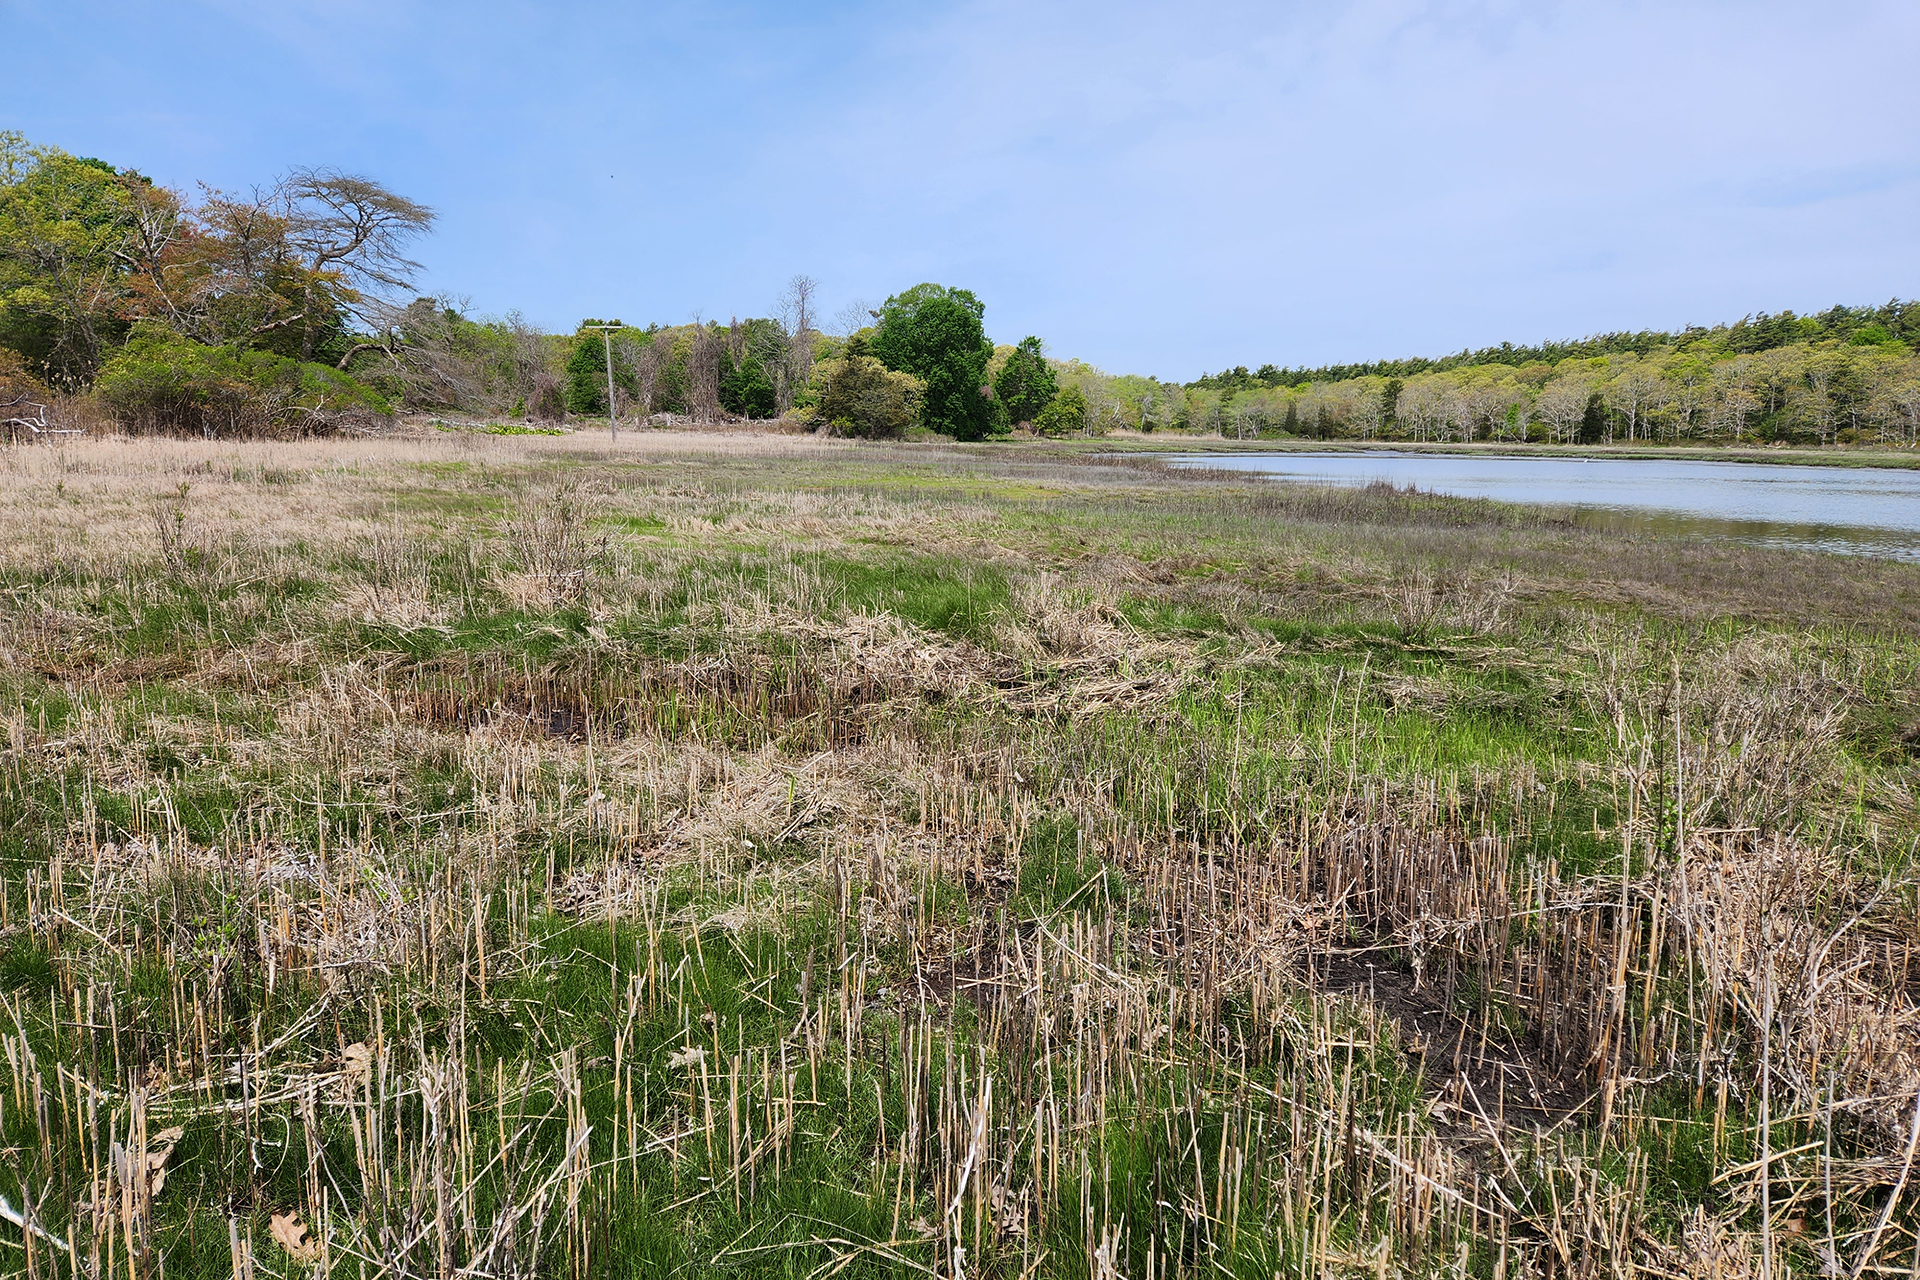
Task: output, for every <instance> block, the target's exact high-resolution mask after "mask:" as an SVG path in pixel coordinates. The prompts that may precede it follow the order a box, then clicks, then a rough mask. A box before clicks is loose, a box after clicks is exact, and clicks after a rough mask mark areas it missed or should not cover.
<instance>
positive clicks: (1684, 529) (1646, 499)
mask: <svg viewBox="0 0 1920 1280" xmlns="http://www.w3.org/2000/svg"><path fill="white" fill-rule="evenodd" d="M1168 461H1169V462H1170V463H1171V464H1172V465H1174V466H1182V467H1211V468H1216V469H1219V470H1227V471H1247V472H1253V473H1257V474H1260V475H1269V476H1273V477H1275V478H1276V479H1285V480H1296V481H1303V482H1308V483H1317V484H1351V485H1364V484H1371V483H1373V482H1375V481H1386V482H1388V483H1390V484H1394V485H1401V486H1406V485H1417V486H1418V487H1419V488H1422V489H1428V490H1432V491H1434V492H1438V493H1450V494H1457V495H1459V496H1461V497H1468V498H1494V499H1498V500H1499V501H1502V502H1531V503H1544V504H1547V505H1551V506H1559V507H1565V508H1568V509H1569V511H1570V512H1571V513H1572V516H1573V518H1574V520H1576V521H1577V522H1579V523H1581V524H1585V525H1591V526H1601V527H1609V528H1623V527H1624V528H1637V529H1649V530H1656V531H1659V532H1662V533H1673V534H1682V535H1692V536H1696V537H1714V538H1728V539H1733V540H1737V541H1741V542H1749V543H1757V544H1760V545H1763V546H1777V547H1797V548H1808V549H1814V550H1820V551H1834V552H1840V553H1843V554H1848V555H1871V556H1885V557H1890V558H1893V559H1899V560H1911V561H1916V562H1920V471H1900V470H1894V469H1891V468H1880V467H1818V466H1780V465H1776V464H1760V463H1742V462H1700V461H1694V460H1691V459H1685V458H1574V457H1568V458H1544V457H1500V456H1496V455H1477V454H1475V455H1461V454H1432V453H1397V452H1393V451H1390V450H1379V451H1368V452H1364V453H1360V452H1355V453H1236V454H1182V455H1176V456H1173V457H1171V458H1169V459H1168Z"/></svg>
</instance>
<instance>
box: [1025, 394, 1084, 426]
mask: <svg viewBox="0 0 1920 1280" xmlns="http://www.w3.org/2000/svg"><path fill="white" fill-rule="evenodd" d="M1086 425H1087V396H1086V393H1085V392H1083V391H1082V390H1080V388H1078V387H1074V386H1066V387H1062V388H1060V392H1059V394H1058V395H1056V396H1054V397H1053V399H1052V400H1050V401H1048V402H1047V407H1046V408H1044V409H1042V410H1041V411H1040V412H1039V413H1037V414H1035V415H1034V417H1033V429H1034V430H1035V431H1038V432H1039V433H1040V434H1041V435H1045V436H1066V435H1072V434H1073V433H1074V432H1076V431H1083V430H1085V429H1086Z"/></svg>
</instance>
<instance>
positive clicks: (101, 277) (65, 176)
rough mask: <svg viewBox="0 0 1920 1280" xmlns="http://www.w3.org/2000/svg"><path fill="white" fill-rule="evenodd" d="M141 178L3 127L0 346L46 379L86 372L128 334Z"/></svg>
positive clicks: (68, 378) (81, 377) (73, 379)
mask: <svg viewBox="0 0 1920 1280" xmlns="http://www.w3.org/2000/svg"><path fill="white" fill-rule="evenodd" d="M144 182H145V179H141V178H138V177H137V176H134V175H128V176H125V177H123V176H122V175H120V174H119V173H117V172H116V171H115V170H114V168H113V167H112V166H111V165H108V164H105V163H103V162H102V161H99V160H82V159H77V158H75V157H74V156H70V155H68V154H67V153H66V152H64V151H61V150H60V149H58V148H57V147H34V146H30V145H29V144H28V143H27V140H26V139H25V138H24V137H22V136H21V135H20V134H18V133H13V132H5V133H0V343H4V344H5V345H6V346H9V347H12V348H13V349H15V350H16V351H19V352H21V353H22V354H24V355H25V356H26V357H27V358H28V360H29V361H30V362H31V363H32V364H33V365H35V366H36V367H37V368H39V369H40V370H42V371H44V372H46V373H47V374H48V375H50V376H52V377H55V378H58V379H61V380H64V381H68V382H79V381H84V380H85V379H87V378H89V377H91V376H92V374H93V371H94V369H95V368H97V367H98V366H99V363H100V360H101V358H102V356H103V355H104V354H105V352H106V351H107V350H108V348H109V347H111V346H112V345H114V344H116V343H117V342H118V341H119V340H120V339H121V337H122V336H123V335H124V334H125V332H126V323H125V321H124V320H123V319H122V318H121V310H122V307H121V304H122V301H123V299H124V296H125V292H126V278H127V273H126V267H125V263H126V251H127V249H128V247H129V243H130V237H131V233H132V230H133V212H134V209H133V200H132V198H131V196H130V194H129V186H130V184H131V183H144Z"/></svg>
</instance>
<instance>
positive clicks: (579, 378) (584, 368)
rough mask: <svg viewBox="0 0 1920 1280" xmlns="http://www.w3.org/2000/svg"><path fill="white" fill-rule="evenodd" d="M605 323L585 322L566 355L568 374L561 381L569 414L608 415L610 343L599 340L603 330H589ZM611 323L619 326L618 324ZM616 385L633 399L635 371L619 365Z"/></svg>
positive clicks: (624, 333) (625, 332)
mask: <svg viewBox="0 0 1920 1280" xmlns="http://www.w3.org/2000/svg"><path fill="white" fill-rule="evenodd" d="M605 323H608V322H607V321H603V320H582V321H581V322H580V328H579V329H578V330H577V331H576V332H575V333H574V335H573V347H572V348H571V349H570V350H569V351H568V352H567V364H566V372H565V375H564V376H563V377H562V379H561V386H562V388H563V390H564V394H565V395H566V399H567V411H568V412H569V413H592V414H600V413H605V412H606V411H607V340H606V339H603V338H602V337H601V336H600V330H598V329H589V328H588V327H587V326H588V325H596V324H605ZM612 323H614V324H619V323H620V322H619V321H618V320H615V321H612ZM629 332H630V331H629V330H627V329H624V328H623V329H620V330H619V331H618V332H617V333H616V334H614V335H613V336H616V337H625V336H627V335H628V333H629ZM613 383H614V386H615V387H616V388H617V389H618V390H620V391H621V392H623V393H625V394H626V395H628V396H631V395H633V394H634V392H635V390H636V386H635V383H634V377H633V370H632V368H630V367H629V366H628V365H626V364H625V363H624V362H620V361H616V362H615V363H614V366H613Z"/></svg>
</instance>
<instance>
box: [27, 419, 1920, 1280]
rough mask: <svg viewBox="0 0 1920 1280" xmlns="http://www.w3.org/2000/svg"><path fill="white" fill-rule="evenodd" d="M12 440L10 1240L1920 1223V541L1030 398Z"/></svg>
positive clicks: (549, 1239) (1015, 1248) (1322, 1249)
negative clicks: (1079, 442)
mask: <svg viewBox="0 0 1920 1280" xmlns="http://www.w3.org/2000/svg"><path fill="white" fill-rule="evenodd" d="M0 463H3V464H4V465H3V466H0V504H3V505H0V535H4V536H3V537H0V578H3V581H0V593H3V594H0V640H3V642H4V643H5V644H6V646H7V650H8V653H9V655H10V657H11V659H12V660H11V662H10V663H9V665H8V667H7V669H6V671H5V673H4V674H0V685H3V686H4V691H5V695H6V696H5V700H4V706H3V707H0V710H4V723H5V730H6V733H5V754H4V756H3V757H0V877H3V878H4V883H3V884H0V1051H3V1052H4V1057H5V1063H4V1065H0V1141H3V1142H4V1150H3V1151H0V1196H4V1200H0V1219H4V1222H0V1251H3V1252H4V1253H5V1254H6V1256H7V1257H8V1262H7V1264H6V1265H7V1266H8V1267H9V1268H10V1269H12V1270H15V1271H18V1272H21V1273H25V1274H30V1275H36V1276H38V1275H48V1276H53V1275H62V1276H64V1275H67V1274H75V1275H86V1276H95V1277H107V1276H118V1275H121V1274H126V1275H130V1276H135V1277H143V1276H156V1277H157V1276H159V1275H162V1274H166V1273H172V1274H175V1275H198V1274H218V1275H229V1274H232V1275H249V1276H253V1275H295V1274H323V1275H330V1276H336V1275H337V1276H361V1275H396V1276H474V1277H479V1276H510V1275H563V1274H564V1275H567V1276H571V1277H587V1276H599V1275H610V1274H611V1275H636V1276H638V1275H646V1276H652V1275H662V1274H687V1275H728V1274H752V1275H785V1276H814V1277H828V1276H836V1275H847V1276H861V1275H876V1276H877V1275H900V1274H924V1275H935V1276H942V1277H956V1278H957V1277H961V1276H1007V1277H1025V1276H1040V1275H1047V1276H1052V1275H1066V1276H1087V1277H1097V1278H1102V1280H1104V1278H1106V1277H1119V1276H1127V1277H1162V1276H1188V1275H1191V1276H1199V1275H1217V1274H1221V1273H1225V1274H1231V1275H1244V1276H1257V1277H1261V1278H1262V1280H1265V1278H1266V1277H1269V1276H1272V1275H1276V1274H1283V1275H1327V1274H1354V1275H1374V1276H1383V1275H1386V1274H1389V1273H1392V1274H1434V1275H1440V1274H1446V1275H1462V1274H1473V1275H1484V1276H1489V1277H1507V1276H1519V1275H1554V1276H1589V1275H1590V1276H1601V1275H1607V1276H1612V1275H1618V1274H1629V1273H1632V1272H1634V1271H1636V1270H1640V1271H1647V1272H1650V1273H1652V1274H1660V1275H1719V1276H1742V1275H1752V1276H1760V1275H1776V1274H1786V1273H1799V1272H1804V1273H1808V1274H1813V1273H1820V1272H1824V1273H1827V1274H1837V1273H1838V1272H1840V1271H1842V1270H1844V1271H1845V1272H1847V1273H1848V1274H1850V1275H1854V1276H1858V1275H1864V1274H1869V1273H1871V1274H1906V1273H1907V1272H1908V1271H1909V1270H1910V1269H1911V1267H1912V1266H1913V1265H1915V1261H1916V1258H1920V1253H1917V1252H1916V1251H1917V1250H1920V1240H1917V1239H1916V1235H1915V1232H1916V1228H1917V1227H1920V1222H1917V1221H1916V1211H1915V1208H1914V1205H1915V1201H1916V1197H1920V1190H1916V1188H1915V1186H1914V1178H1913V1176H1912V1169H1911V1166H1912V1164H1913V1162H1914V1161H1913V1150H1914V1141H1915V1139H1914V1135H1915V1133H1916V1126H1917V1125H1920V1112H1916V1107H1920V1100H1917V1099H1920V1058H1917V1057H1916V1052H1917V1049H1916V1046H1920V1025H1917V1020H1920V1014H1916V1007H1915V999H1916V990H1920V987H1917V984H1916V979H1917V978H1920V969H1916V967H1915V965H1914V957H1913V954H1912V953H1913V943H1914V939H1915V935H1916V932H1917V931H1920V901H1916V897H1915V891H1914V869H1913V854H1914V851H1915V842H1916V840H1917V839H1920V812H1917V811H1916V807H1915V796H1916V781H1917V780H1920V762H1917V761H1916V757H1915V754H1914V752H1912V751H1911V750H1909V744H1908V742H1907V738H1906V736H1905V735H1906V730H1907V727H1908V722H1909V721H1910V720H1911V719H1914V718H1915V717H1916V714H1920V713H1916V712H1915V711H1914V704H1913V703H1912V701H1911V690H1912V689H1914V688H1916V687H1920V678H1917V677H1920V669H1917V668H1920V646H1917V645H1916V643H1915V642H1914V640H1913V638H1912V636H1913V632H1912V630H1911V629H1910V628H1907V627H1906V626H1905V625H1904V620H1906V619H1907V618H1908V617H1909V615H1910V612H1911V610H1912V608H1913V607H1914V605H1913V602H1914V600H1915V599H1916V590H1917V589H1920V573H1916V572H1915V571H1914V570H1912V569H1910V568H1902V567H1899V566H1858V565H1856V564H1854V563H1853V562H1847V564H1846V565H1845V571H1844V572H1842V571H1839V570H1837V569H1836V567H1835V566H1836V562H1834V561H1832V560H1829V559H1825V558H1823V557H1818V556H1812V555H1801V556H1797V555H1792V554H1789V553H1779V552H1753V553H1751V557H1750V558H1748V559H1744V560H1740V561H1739V562H1738V563H1732V562H1729V561H1728V560H1727V553H1726V552H1725V551H1724V550H1718V549H1702V548H1697V547H1690V546H1686V545H1683V544H1677V543H1661V542H1657V541H1654V540H1641V541H1634V540H1614V541H1608V540H1606V539H1604V538H1602V537H1600V536H1598V535H1594V534H1592V533H1589V532H1585V531H1580V530H1573V529H1569V528H1565V527H1562V526H1561V525H1559V524H1557V523H1555V522H1554V521H1553V520H1551V519H1550V518H1547V517H1541V516H1539V515H1537V514H1534V513H1527V512H1515V511H1513V510H1512V509H1508V508H1500V507H1496V506H1493V505H1491V504H1472V503H1468V504H1460V503H1455V502H1452V501H1450V500H1448V501H1438V500H1433V499H1431V497H1430V495H1408V494H1405V493H1402V492H1398V491H1393V492H1385V491H1383V492H1375V491H1368V490H1362V491H1329V492H1310V491H1297V492H1295V491H1285V492H1278V493H1276V492H1275V491H1271V490H1262V489H1254V488H1250V487H1246V486H1241V485H1238V484H1236V483H1229V482H1226V481H1223V480H1220V479H1217V478H1211V477H1207V476H1191V475H1188V476H1165V475H1158V474H1151V473H1147V472H1143V471H1142V470H1140V469H1139V468H1136V467H1131V466H1118V465H1109V464H1107V463H1105V462H1100V463H1086V462H1082V461H1079V460H1076V459H1074V458H1071V457H1064V456H1062V455H1061V454H1059V453H1058V452H1057V451H1049V450H1047V449H1045V448H1041V447H1036V448H1034V449H1032V450H1024V451H1023V450H1018V449H1004V450H1001V451H998V452H982V451H976V450H966V449H960V448H951V447H937V446H929V447H924V448H916V447H902V446H859V445H853V444H849V443H847V442H830V441H815V440H807V439H795V438H764V439H762V438H753V437H743V436H728V437H724V438H720V437H704V436H699V435H693V434H682V433H674V434H661V435H648V436H641V437H638V438H636V439H634V440H631V441H628V440H623V442H622V445H621V448H620V450H619V451H618V452H617V453H616V452H613V451H612V450H610V449H609V448H608V447H607V446H606V444H605V443H604V442H602V441H596V440H592V439H588V438H582V437H559V438H537V439H536V438H524V439H523V438H505V439H503V438H499V437H491V436H485V435H481V434H477V433H460V434H447V435H442V436H440V437H438V438H434V439H430V440H426V441H365V442H352V443H333V444H326V443H318V442H300V443H277V444H258V445H248V446H240V447H235V446H231V445H225V446H216V445H211V444H201V443H193V442H182V441H157V440H143V441H114V442H107V441H99V442H90V443H86V444H81V445H70V446H66V447H65V448H64V449H62V450H58V451H55V450H16V451H12V452H9V453H7V454H5V455H0ZM1676 583H1701V584H1705V585H1703V586H1702V587H1701V588H1700V589H1699V590H1690V591H1688V592H1687V593H1685V594H1684V596H1683V595H1682V594H1680V593H1677V592H1676V591H1675V584H1676ZM1791 592H1798V593H1799V594H1797V595H1795V596H1794V598H1793V600H1792V602H1791V607H1783V603H1782V602H1783V600H1785V599H1786V596H1787V594H1790V593H1791Z"/></svg>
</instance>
